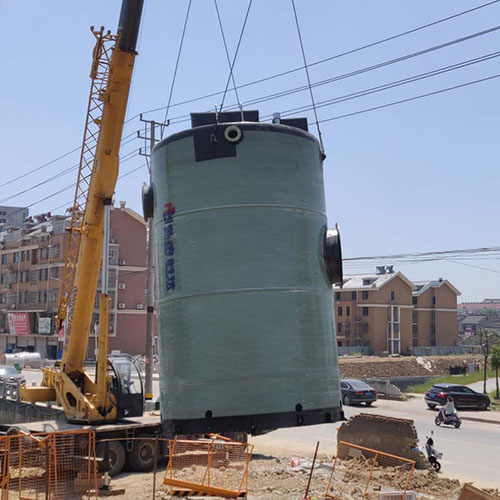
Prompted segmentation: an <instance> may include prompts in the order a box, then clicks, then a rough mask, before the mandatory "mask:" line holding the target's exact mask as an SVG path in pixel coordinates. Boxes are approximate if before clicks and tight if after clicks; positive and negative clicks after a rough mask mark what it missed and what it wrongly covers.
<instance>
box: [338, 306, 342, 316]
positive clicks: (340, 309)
mask: <svg viewBox="0 0 500 500" xmlns="http://www.w3.org/2000/svg"><path fill="white" fill-rule="evenodd" d="M337 316H342V306H339V307H337Z"/></svg>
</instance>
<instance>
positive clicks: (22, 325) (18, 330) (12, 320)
mask: <svg viewBox="0 0 500 500" xmlns="http://www.w3.org/2000/svg"><path fill="white" fill-rule="evenodd" d="M8 316H9V328H10V334H11V335H29V333H30V323H29V319H28V313H9V314H8Z"/></svg>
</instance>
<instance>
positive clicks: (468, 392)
mask: <svg viewBox="0 0 500 500" xmlns="http://www.w3.org/2000/svg"><path fill="white" fill-rule="evenodd" d="M448 396H451V397H452V398H453V402H454V403H455V408H457V410H458V409H466V408H477V409H479V410H487V409H488V406H490V398H489V396H488V395H487V394H482V393H481V392H476V391H473V390H472V389H471V388H469V387H466V386H465V385H458V384H434V385H433V386H432V387H431V388H430V389H429V390H428V391H427V392H426V393H425V402H426V404H427V406H428V407H429V408H431V409H434V408H436V406H438V405H439V406H443V405H445V404H446V400H447V398H448Z"/></svg>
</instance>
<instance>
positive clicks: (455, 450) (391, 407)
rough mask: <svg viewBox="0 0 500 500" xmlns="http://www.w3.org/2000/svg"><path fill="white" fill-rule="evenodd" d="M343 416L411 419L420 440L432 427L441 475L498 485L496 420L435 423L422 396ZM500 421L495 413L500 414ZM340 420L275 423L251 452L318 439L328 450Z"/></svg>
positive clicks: (298, 446)
mask: <svg viewBox="0 0 500 500" xmlns="http://www.w3.org/2000/svg"><path fill="white" fill-rule="evenodd" d="M344 412H345V415H346V417H347V418H349V417H351V416H352V415H355V414H357V413H361V412H363V413H374V414H380V415H388V416H393V417H399V418H409V419H412V420H414V422H415V427H416V429H417V432H418V436H419V439H420V444H421V445H422V446H423V445H424V444H425V438H426V436H428V435H429V433H430V431H431V430H433V431H434V444H435V447H436V448H437V450H438V451H440V452H441V453H443V459H442V460H441V465H442V469H441V473H442V475H443V476H445V477H449V478H457V479H460V480H461V481H468V482H472V481H473V482H474V484H475V485H477V486H479V487H484V488H498V487H500V476H499V475H498V471H499V470H500V453H499V449H500V425H499V424H492V423H481V422H470V421H464V422H463V423H462V427H461V428H460V429H455V428H451V427H437V426H436V425H435V424H434V417H435V415H436V412H435V411H432V410H429V409H427V407H426V405H425V404H424V401H423V399H422V397H415V398H411V399H409V400H408V401H388V400H379V401H377V403H375V404H374V405H373V406H371V407H370V408H367V407H365V406H356V407H345V408H344ZM481 413H483V412H460V415H462V416H465V415H474V416H477V417H480V416H481ZM499 422H500V419H499ZM338 426H339V423H333V424H322V425H314V426H310V427H299V428H291V429H279V430H277V431H274V432H270V433H269V434H265V435H263V436H257V437H254V438H252V439H251V442H252V443H253V444H255V445H256V449H255V452H256V453H278V454H279V453H283V454H286V455H290V454H296V455H299V456H301V455H305V456H311V455H312V453H313V452H314V448H315V445H316V442H317V441H320V451H321V452H322V453H326V454H329V455H332V454H333V453H334V451H335V447H336V442H337V440H336V429H337V427H338Z"/></svg>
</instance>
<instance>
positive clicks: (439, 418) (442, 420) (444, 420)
mask: <svg viewBox="0 0 500 500" xmlns="http://www.w3.org/2000/svg"><path fill="white" fill-rule="evenodd" d="M434 423H435V424H436V425H437V426H440V425H441V424H443V425H453V426H454V427H455V429H458V428H459V427H460V426H461V425H462V419H461V418H460V417H459V416H458V415H457V414H454V415H446V414H445V412H444V408H440V409H439V412H438V414H437V415H436V418H435V419H434Z"/></svg>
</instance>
